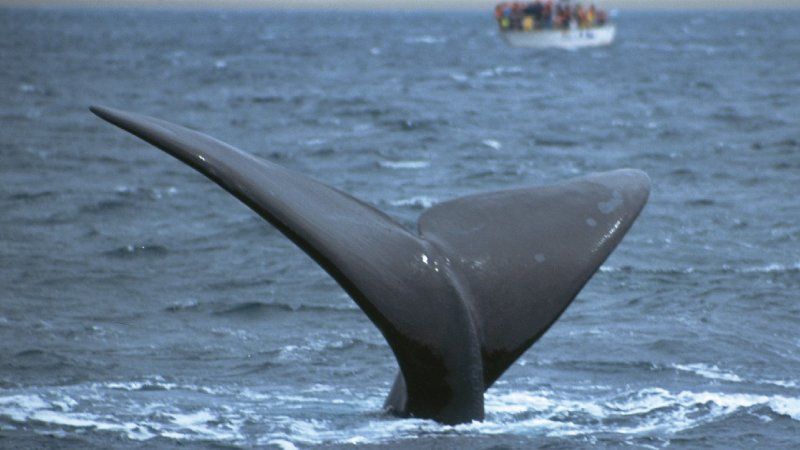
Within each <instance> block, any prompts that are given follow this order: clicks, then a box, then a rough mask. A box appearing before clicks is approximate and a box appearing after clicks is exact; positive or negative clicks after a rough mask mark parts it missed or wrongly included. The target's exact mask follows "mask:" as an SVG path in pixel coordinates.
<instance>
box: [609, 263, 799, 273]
mask: <svg viewBox="0 0 800 450" xmlns="http://www.w3.org/2000/svg"><path fill="white" fill-rule="evenodd" d="M798 271H800V261H798V262H796V263H790V264H782V263H768V264H764V265H758V266H744V267H733V266H730V265H728V264H723V265H722V266H719V267H707V268H696V267H693V266H686V267H635V266H628V265H626V266H601V267H600V272H605V273H614V272H624V273H653V274H692V273H698V274H713V273H737V274H748V273H794V272H798Z"/></svg>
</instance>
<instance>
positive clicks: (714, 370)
mask: <svg viewBox="0 0 800 450" xmlns="http://www.w3.org/2000/svg"><path fill="white" fill-rule="evenodd" d="M671 367H672V368H674V369H677V370H679V371H682V372H690V373H693V374H695V375H698V376H700V377H703V378H707V379H709V380H718V381H727V382H731V383H754V384H768V385H773V386H780V387H783V388H798V387H800V384H798V382H796V381H793V380H770V379H757V380H746V379H744V378H743V377H741V376H739V375H737V374H735V373H733V372H730V371H726V370H722V369H720V368H719V367H717V366H716V365H714V364H712V365H709V364H703V363H694V364H672V366H671Z"/></svg>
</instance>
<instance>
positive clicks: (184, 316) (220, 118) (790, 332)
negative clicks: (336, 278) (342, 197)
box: [0, 9, 800, 449]
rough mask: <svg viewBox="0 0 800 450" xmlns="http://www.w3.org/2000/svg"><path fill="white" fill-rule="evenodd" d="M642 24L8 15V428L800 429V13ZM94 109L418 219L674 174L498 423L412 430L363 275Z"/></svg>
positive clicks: (679, 442)
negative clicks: (193, 138)
mask: <svg viewBox="0 0 800 450" xmlns="http://www.w3.org/2000/svg"><path fill="white" fill-rule="evenodd" d="M616 23H617V26H618V36H617V40H616V42H615V44H614V45H612V46H610V47H606V48H597V49H587V50H582V51H573V52H569V51H558V50H551V51H532V50H525V49H514V48H509V47H507V46H506V45H505V44H504V43H503V41H502V40H501V38H500V36H498V32H497V30H496V26H495V24H494V22H493V19H492V16H491V11H486V12H485V13H463V12H458V13H441V12H440V13H422V12H419V13H391V12H384V13H359V12H331V11H325V10H317V11H307V12H296V13H287V12H274V11H225V10H213V11H191V10H179V11H168V10H159V11H156V10H137V9H116V10H115V9H108V10H87V9H71V10H70V9H0V87H1V88H2V89H0V99H1V101H0V211H2V213H0V447H5V448H29V447H40V446H48V447H77V448H107V447H122V448H143V447H144V448H149V447H168V448H169V447H181V448H186V447H192V448H193V447H211V448H219V447H220V446H222V447H227V446H234V447H237V446H241V447H251V446H264V447H267V448H270V447H274V448H281V449H292V448H307V447H316V446H319V447H321V448H338V447H343V446H344V447H346V446H348V445H352V444H361V445H363V446H364V447H365V448H420V449H422V448H431V447H436V448H458V449H464V448H466V449H470V448H472V449H479V448H489V447H492V446H494V445H501V446H505V447H502V448H530V447H537V446H544V447H547V448H570V449H571V448H590V447H591V448H594V447H627V446H631V447H665V446H669V447H670V448H697V447H717V448H748V449H749V448H797V447H798V446H800V297H799V295H798V291H799V290H800V220H799V219H800V195H798V194H800V191H799V190H798V189H800V188H798V186H800V75H799V74H800V45H798V43H800V28H798V27H797V24H798V23H800V14H798V13H787V12H780V11H775V12H725V13H723V12H711V11H709V12H675V13H665V12H662V13H657V12H652V13H634V12H630V13H629V12H623V13H621V14H620V16H619V17H618V19H617V21H616ZM90 104H102V105H107V106H111V107H117V108H122V109H127V110H131V111H136V112H141V113H146V114H149V115H153V116H157V117H161V118H165V119H168V120H171V121H174V122H176V123H179V124H182V125H185V126H189V127H192V128H195V129H199V130H202V131H204V132H206V133H208V134H211V135H213V136H215V137H217V138H219V139H221V140H224V141H226V142H229V143H231V144H233V145H235V146H237V147H240V148H243V149H246V150H248V151H251V152H253V153H254V154H256V155H258V156H260V157H262V158H265V159H267V160H269V161H272V162H275V163H277V164H280V165H283V166H285V167H289V168H291V169H293V170H296V171H299V172H302V173H305V174H308V175H309V176H311V177H314V178H316V179H318V180H321V181H323V182H325V183H328V184H330V185H332V186H335V187H337V188H340V189H342V190H344V191H347V192H350V193H352V194H353V195H355V196H356V197H358V198H361V199H364V200H365V201H368V202H370V203H372V204H374V205H376V206H377V207H378V208H380V209H382V210H384V211H386V212H387V213H388V214H390V215H392V216H393V217H395V218H397V220H399V221H400V222H401V223H402V224H403V225H405V226H407V227H409V228H410V229H413V228H414V226H415V221H416V218H417V217H418V216H419V214H420V213H421V212H422V211H424V210H425V209H426V208H430V207H431V206H432V205H435V204H436V203H437V202H441V201H444V200H447V199H450V198H454V197H458V196H462V195H466V194H471V193H477V192H485V191H491V190H499V189H509V188H517V187H522V186H532V185H545V184H548V183H552V182H556V181H559V180H563V179H566V178H569V177H573V176H579V175H582V174H586V173H589V172H593V171H603V170H610V169H616V168H620V167H634V168H638V169H642V170H644V171H646V172H647V173H648V174H649V175H650V177H651V179H652V183H653V190H652V195H651V197H650V202H649V204H648V205H647V206H646V208H645V210H644V212H643V214H642V216H641V217H640V219H639V220H638V221H637V222H636V223H635V224H634V226H633V228H632V229H631V231H630V233H629V234H628V236H627V237H626V238H625V239H624V240H623V241H622V243H621V245H620V246H619V248H618V249H617V250H616V252H615V253H613V254H612V256H611V257H610V259H609V260H608V261H607V262H606V263H605V265H603V267H602V268H601V269H600V271H599V272H598V273H597V274H596V275H595V277H594V278H593V279H592V281H591V282H590V283H589V284H588V285H587V286H586V287H585V289H584V290H583V291H582V292H581V293H580V295H579V296H578V298H577V299H576V301H575V302H574V303H573V305H572V306H571V307H570V308H569V309H568V310H567V312H566V313H565V314H564V315H563V317H562V318H561V319H560V320H559V321H558V322H557V323H556V324H555V326H553V327H552V329H551V330H550V331H548V333H547V334H546V335H545V336H544V337H543V338H542V339H541V340H540V341H539V342H538V343H536V345H534V346H533V347H532V348H531V349H530V350H529V351H528V352H526V353H525V354H524V355H523V356H522V357H521V358H520V359H519V361H518V362H517V363H516V364H514V365H513V366H512V367H511V369H510V370H508V372H506V373H505V374H504V375H503V377H501V378H500V380H499V381H498V382H497V383H496V384H495V385H494V387H492V388H491V389H490V390H489V391H488V392H487V393H486V420H485V421H484V422H481V423H478V422H475V423H468V424H463V425H458V426H443V425H439V424H437V423H435V422H432V421H428V420H418V419H397V418H394V417H391V416H387V415H385V414H384V413H383V412H382V410H381V408H382V404H383V400H384V397H385V395H386V394H387V392H388V389H389V388H390V383H391V382H392V381H393V379H394V375H395V373H396V370H397V365H396V362H395V360H394V358H393V356H392V354H391V352H390V350H389V348H388V347H387V345H386V343H385V341H384V340H383V338H382V336H381V335H380V334H379V333H378V331H377V330H376V328H375V327H374V326H373V325H372V324H371V323H370V322H369V320H367V318H366V316H365V315H364V314H363V313H362V312H361V311H360V310H359V309H358V308H357V307H356V306H355V304H354V303H353V302H352V301H351V300H350V299H349V298H348V297H347V295H346V294H345V293H344V291H343V290H342V289H341V288H340V287H338V286H337V285H336V284H335V283H334V282H333V281H332V280H331V279H330V277H328V276H327V275H326V274H325V273H324V272H323V271H322V270H321V269H320V268H318V267H317V266H316V265H315V263H314V262H313V261H312V260H311V259H310V258H309V257H307V256H305V255H304V254H303V253H302V252H301V251H300V250H298V249H297V248H295V247H294V246H293V245H292V244H291V243H290V242H289V241H288V240H287V239H286V238H284V237H283V236H282V235H280V234H279V233H278V232H277V231H276V230H275V229H273V228H272V227H271V226H269V225H268V224H267V223H265V222H264V221H263V220H261V219H260V218H259V217H258V216H256V214H254V213H253V212H252V211H250V210H249V209H247V208H246V207H245V206H244V205H242V204H241V203H239V202H238V201H236V200H235V199H233V198H232V197H231V196H230V195H228V194H227V193H225V192H224V191H222V190H221V189H220V188H219V187H217V186H216V185H214V184H213V183H211V182H209V181H208V180H207V179H205V178H203V177H202V176H200V175H199V174H197V173H195V172H194V171H192V170H191V169H189V168H188V167H186V166H184V165H183V164H181V163H179V162H177V161H175V160H173V159H172V158H170V157H169V156H167V155H165V154H164V153H162V152H160V151H158V150H156V149H153V148H151V147H150V146H149V145H147V144H145V143H143V142H141V141H139V140H137V139H135V138H133V137H131V136H130V135H128V134H126V133H124V132H122V131H120V130H118V129H116V128H114V127H112V126H110V125H108V124H106V123H104V122H102V121H101V120H99V119H98V118H96V117H94V116H93V115H91V114H90V113H89V112H88V110H87V107H88V106H89V105H90ZM547 213H548V212H547V211H542V212H541V214H543V215H545V214H547ZM348 448H350V447H348Z"/></svg>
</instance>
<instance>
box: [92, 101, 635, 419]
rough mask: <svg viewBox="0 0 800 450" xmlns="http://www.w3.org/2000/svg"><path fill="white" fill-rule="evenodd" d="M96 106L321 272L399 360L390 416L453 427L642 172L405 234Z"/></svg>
mask: <svg viewBox="0 0 800 450" xmlns="http://www.w3.org/2000/svg"><path fill="white" fill-rule="evenodd" d="M90 110H91V111H92V112H93V113H94V114H95V115H97V116H99V117H100V118H102V119H104V120H106V121H107V122H110V123H111V124H113V125H116V126H117V127H119V128H122V129H123V130H125V131H128V132H130V133H132V134H133V135H135V136H137V137H139V138H141V139H143V140H144V141H146V142H148V143H150V144H152V145H153V146H155V147H158V148H159V149H161V150H163V151H164V152H166V153H168V154H170V155H172V156H173V157H175V158H177V159H178V160H180V161H182V162H184V163H185V164H187V165H188V166H190V167H192V168H193V169H195V170H197V171H198V172H200V173H201V174H203V175H205V176H206V177H208V178H209V179H210V180H212V181H213V182H215V183H216V184H218V185H219V186H220V187H222V188H223V189H224V190H226V191H228V192H229V193H230V194H232V195H233V196H234V197H236V198H237V199H239V200H240V201H242V202H243V203H244V204H245V205H247V206H248V207H249V208H251V209H252V210H253V211H255V212H256V213H257V214H258V215H260V216H261V217H262V218H264V219H265V220H266V221H267V222H269V223H270V224H272V226H274V227H275V228H277V229H278V230H279V231H280V232H281V233H282V234H283V235H285V236H286V237H287V238H289V239H290V240H291V241H292V242H294V243H295V244H296V245H297V246H298V247H299V248H300V249H301V250H302V251H304V252H305V253H307V254H308V255H309V256H310V257H311V258H312V259H313V260H314V261H315V262H316V263H317V264H319V265H320V266H321V267H322V268H323V269H324V270H325V271H326V272H327V273H328V274H329V275H330V276H331V277H333V279H334V280H335V281H336V282H337V283H338V284H339V285H340V286H341V287H342V288H343V289H344V291H345V292H346V293H347V294H348V295H349V296H350V297H351V298H352V299H353V301H354V302H355V303H356V304H357V305H358V306H359V308H360V309H361V310H362V311H363V312H364V313H365V314H366V315H367V317H368V318H369V320H370V321H371V322H372V323H373V324H374V325H375V326H376V327H377V328H378V330H379V331H380V333H381V334H382V335H383V337H384V338H385V340H386V342H387V343H388V345H389V347H390V348H391V350H392V352H393V353H394V356H395V358H396V360H397V364H398V366H399V371H398V374H397V376H396V378H395V380H394V384H393V385H392V387H391V389H390V391H389V392H388V395H387V398H386V402H385V405H384V409H385V410H386V411H387V412H388V413H391V414H394V415H397V416H400V417H414V418H422V419H433V420H435V421H438V422H441V423H444V424H451V425H452V424H459V423H464V422H471V421H476V420H477V421H480V420H483V419H484V414H485V410H484V393H485V391H486V390H487V389H489V388H490V387H491V386H492V385H493V384H494V383H495V381H497V379H498V378H499V377H500V376H501V375H502V374H503V372H505V371H506V370H507V369H508V368H509V367H510V366H511V365H512V364H513V363H514V362H515V361H516V360H517V359H518V358H519V357H520V356H521V355H522V354H523V353H524V352H525V351H526V350H528V348H530V347H531V345H533V344H534V343H535V342H536V341H537V340H538V339H539V338H541V337H542V335H543V334H544V333H545V332H546V331H547V330H548V329H549V328H550V327H551V326H552V325H553V324H554V323H555V322H556V320H557V319H558V318H559V316H561V314H562V313H563V312H564V310H565V309H566V308H567V307H568V306H569V305H570V303H571V302H572V301H573V300H574V299H575V297H576V296H577V295H578V293H579V292H580V291H581V289H582V288H583V287H584V285H585V284H586V283H587V282H588V281H589V279H590V278H591V277H592V275H593V274H594V273H595V272H596V271H597V270H598V269H599V267H600V266H601V265H602V263H603V262H604V261H605V260H606V259H607V258H608V256H609V255H610V253H611V252H612V251H613V250H614V248H616V246H617V245H618V244H619V242H620V241H621V240H622V238H623V236H624V235H625V234H626V233H627V231H628V230H629V229H630V227H631V225H632V224H633V222H634V221H635V220H636V218H637V217H638V216H639V213H640V212H641V211H642V209H643V207H644V205H645V203H646V202H647V199H648V197H649V195H650V179H649V178H648V176H647V175H646V174H645V173H644V172H642V171H640V170H636V169H629V168H626V169H619V170H613V171H609V172H601V173H589V174H586V175H583V176H579V177H576V178H572V179H568V180H564V181H561V182H558V183H556V184H552V185H546V186H530V187H522V188H516V189H507V190H499V191H494V192H487V193H478V194H472V195H467V196H463V197H460V198H455V199H452V200H449V201H445V202H442V203H438V204H436V205H434V206H432V207H430V208H428V209H426V210H425V211H424V212H423V213H422V214H421V215H420V217H419V219H418V221H417V226H416V229H414V230H412V229H407V228H406V227H405V226H404V225H401V224H400V223H399V222H398V221H396V220H395V219H393V218H392V217H390V216H388V215H387V214H385V213H383V212H381V211H380V210H378V209H377V208H376V207H374V206H372V205H370V204H368V203H366V202H364V201H361V200H359V199H357V198H354V197H352V196H351V195H349V194H347V193H345V192H343V191H341V190H339V189H337V188H335V187H332V186H329V185H326V184H324V183H322V182H320V181H317V180H314V179H312V178H310V177H308V176H305V175H303V174H301V173H298V172H295V171H292V170H290V169H287V168H284V167H282V166H280V165H277V164H274V163H272V162H269V161H267V160H264V159H261V158H259V157H257V156H254V155H252V154H250V153H247V152H244V151H242V150H238V149H236V148H234V147H232V146H230V145H228V144H225V143H223V142H221V141H219V140H216V139H214V138H212V137H210V136H207V135H205V134H202V133H200V132H198V131H194V130H191V129H189V128H185V127H183V126H179V125H175V124H172V123H170V122H167V121H164V120H160V119H156V118H153V117H149V116H145V115H140V114H136V113H130V112H125V111H121V110H117V109H112V108H108V107H102V106H92V107H90Z"/></svg>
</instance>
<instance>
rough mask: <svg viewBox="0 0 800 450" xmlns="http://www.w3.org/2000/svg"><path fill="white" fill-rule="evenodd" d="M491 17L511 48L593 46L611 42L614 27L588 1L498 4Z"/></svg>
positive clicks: (614, 31)
mask: <svg viewBox="0 0 800 450" xmlns="http://www.w3.org/2000/svg"><path fill="white" fill-rule="evenodd" d="M495 19H496V20H497V24H498V25H499V26H500V31H501V35H502V36H503V39H504V40H505V41H506V42H508V43H509V44H510V45H512V46H514V47H529V48H564V49H575V48H581V47H597V46H603V45H609V44H611V43H612V42H614V36H615V35H616V27H615V26H614V25H613V24H612V23H610V22H608V14H607V13H606V12H605V11H603V10H600V9H597V8H595V6H594V4H591V5H590V6H589V7H588V8H587V7H584V6H583V5H582V4H580V3H577V4H575V5H571V4H570V3H569V2H558V3H554V2H553V1H552V0H547V1H545V2H542V1H541V0H537V1H535V2H531V3H521V2H513V3H509V2H506V3H499V4H498V5H497V6H495Z"/></svg>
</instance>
